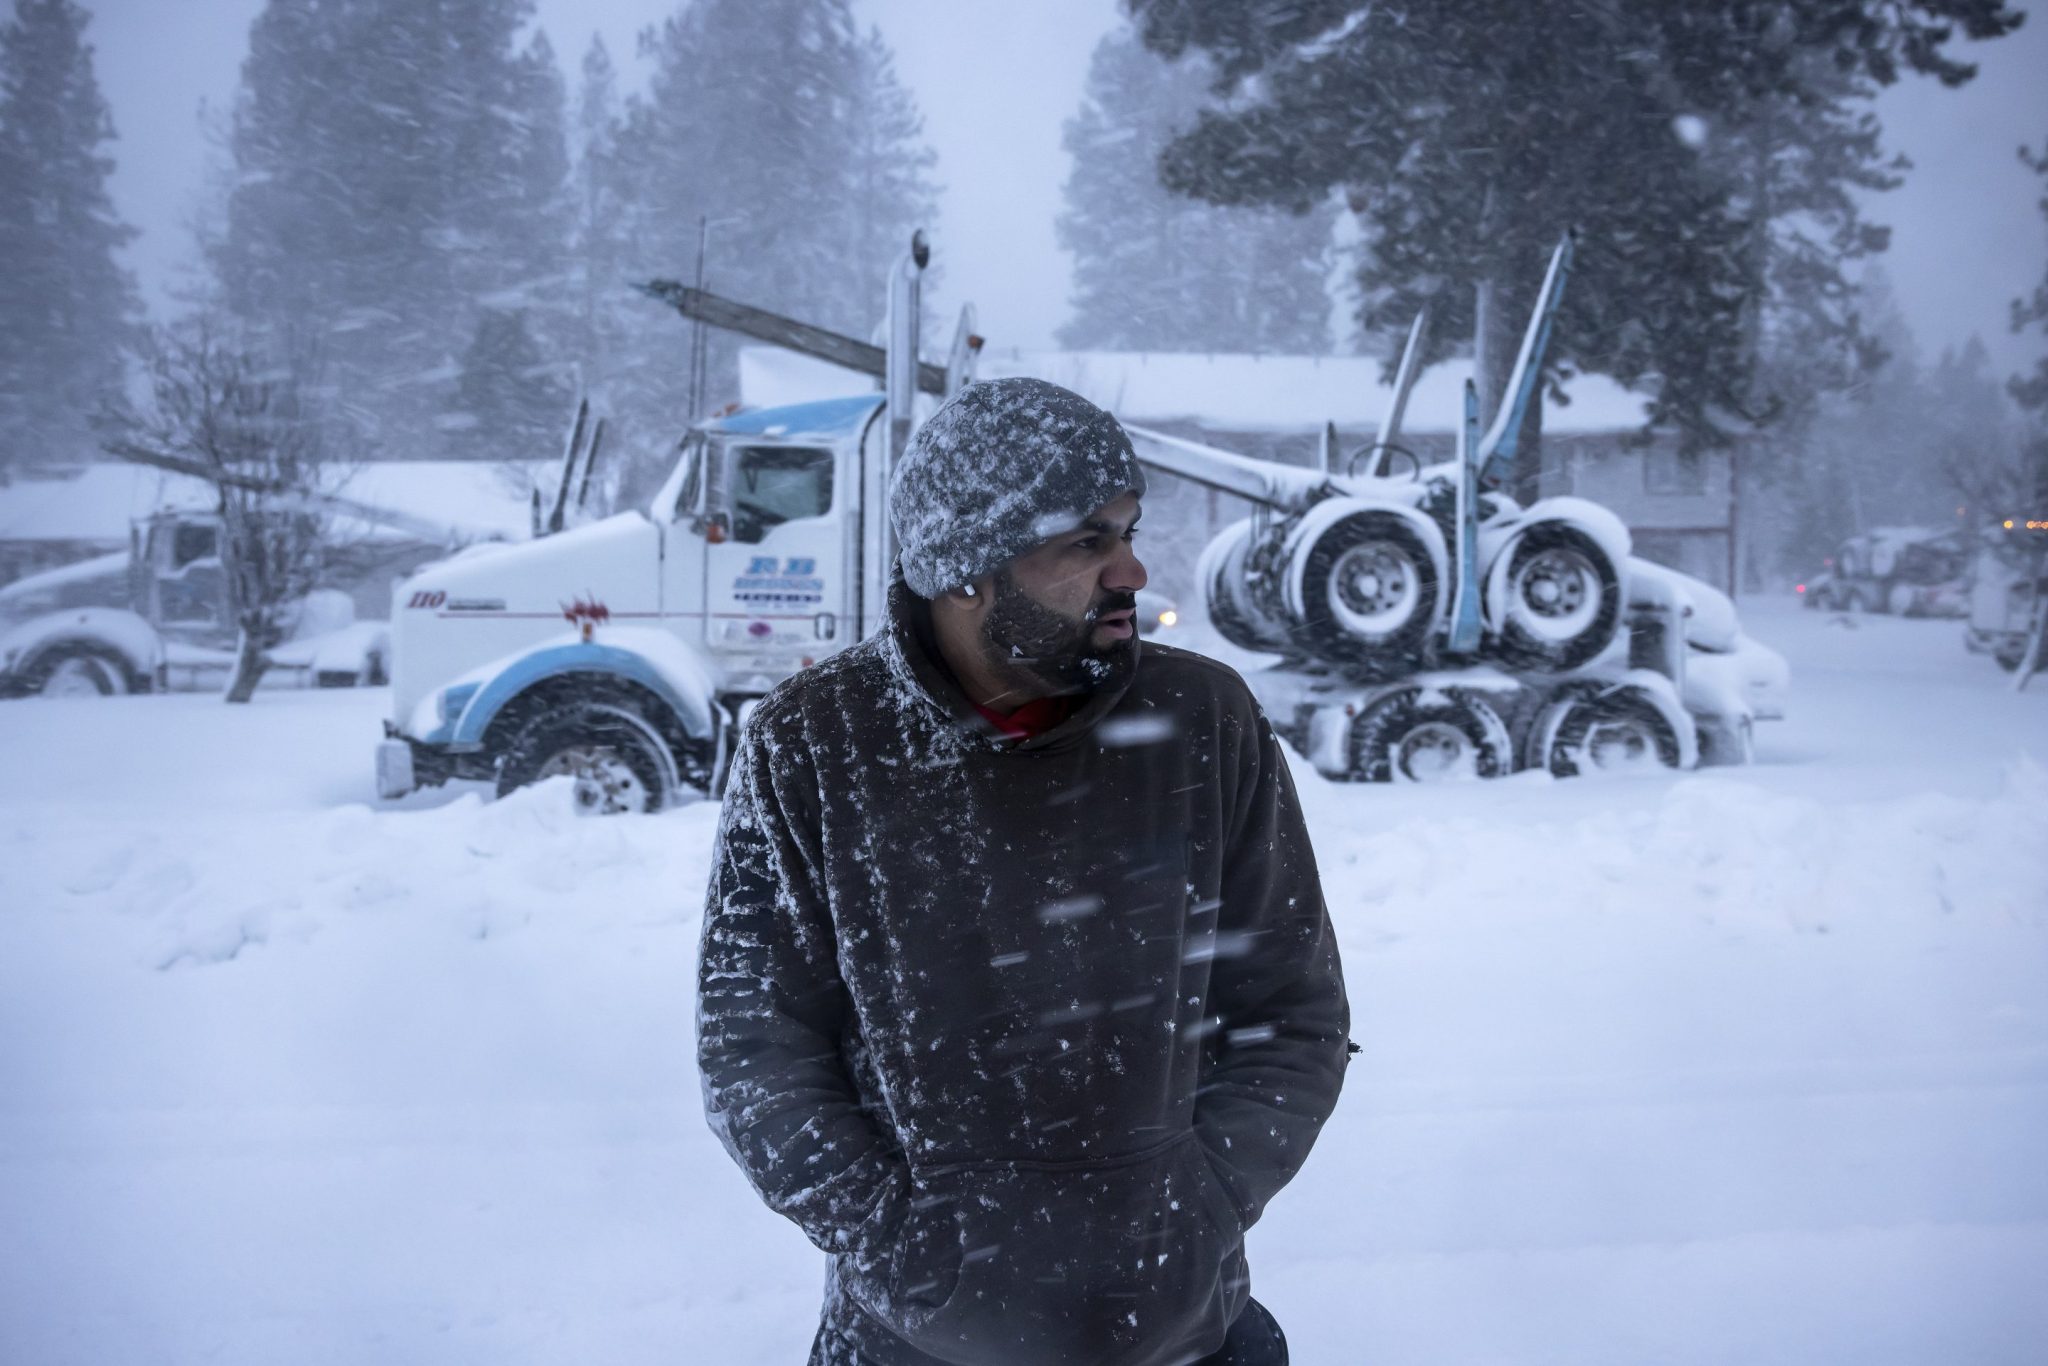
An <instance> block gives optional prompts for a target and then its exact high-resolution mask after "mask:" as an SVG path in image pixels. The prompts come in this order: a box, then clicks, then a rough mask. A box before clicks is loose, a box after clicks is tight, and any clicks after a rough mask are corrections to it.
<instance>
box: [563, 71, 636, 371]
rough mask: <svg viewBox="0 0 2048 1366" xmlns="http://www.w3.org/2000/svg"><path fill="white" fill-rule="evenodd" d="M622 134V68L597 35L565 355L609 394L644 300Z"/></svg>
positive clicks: (584, 87)
mask: <svg viewBox="0 0 2048 1366" xmlns="http://www.w3.org/2000/svg"><path fill="white" fill-rule="evenodd" d="M619 132H620V115H619V105H618V73H617V71H616V69H615V68H614V67H613V66H612V59H611V53H610V52H608V51H606V49H605V45H604V40H603V39H602V38H600V37H596V36H593V37H592V38H591V40H590V47H589V49H588V51H586V52H585V53H584V55H583V68H582V78H581V81H580V83H579V85H578V87H577V94H576V110H575V121H574V133H573V144H574V148H573V150H574V169H573V171H572V172H571V177H570V193H569V253H568V272H569V274H568V286H569V295H570V299H571V307H572V309H573V313H574V319H573V327H572V330H571V334H570V340H569V342H568V344H567V345H566V347H565V348H564V353H565V354H566V355H568V356H570V357H571V358H572V359H573V360H574V361H575V362H576V365H577V367H578V369H579V371H580V372H581V374H582V377H583V383H584V386H585V387H586V388H587V389H588V390H590V391H591V392H592V393H594V394H596V395H598V396H599V397H600V398H601V399H602V398H603V397H605V396H606V393H607V390H608V389H609V386H610V384H611V380H612V375H613V367H614V364H615V357H616V356H617V355H618V353H619V350H620V347H621V346H622V344H623V342H624V339H625V337H626V336H627V335H628V333H629V331H630V322H629V319H630V318H631V317H632V316H633V314H635V313H636V312H637V311H638V309H639V306H640V304H641V303H642V302H643V301H642V300H640V299H639V298H638V296H636V295H635V294H634V293H633V292H632V291H631V290H630V289H629V288H628V287H627V284H626V281H625V279H624V277H623V274H622V272H623V262H624V260H625V256H626V223H625V198H624V195H623V193H622V187H621V185H620V183H619V176H620V164H619Z"/></svg>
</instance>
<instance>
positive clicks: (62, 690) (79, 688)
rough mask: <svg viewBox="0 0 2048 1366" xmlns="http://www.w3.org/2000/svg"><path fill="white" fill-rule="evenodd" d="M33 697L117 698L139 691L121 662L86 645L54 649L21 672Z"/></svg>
mask: <svg viewBox="0 0 2048 1366" xmlns="http://www.w3.org/2000/svg"><path fill="white" fill-rule="evenodd" d="M22 683H23V691H25V692H26V693H27V694H28V695H30V696H33V697H51V698H62V697H121V696H124V695H126V694H128V693H131V692H136V691H139V689H138V688H137V687H136V680H135V678H134V676H133V675H132V674H131V673H130V671H129V668H128V664H127V662H126V661H125V660H123V659H121V658H119V657H118V656H116V655H113V654H110V653H109V652H107V651H105V650H100V649H94V648H92V647H91V646H86V645H55V646H52V647H50V648H49V649H47V650H45V651H43V653H42V654H40V655H38V656H36V658H34V659H33V660H31V661H29V663H28V666H27V667H26V668H24V669H23V670H22Z"/></svg>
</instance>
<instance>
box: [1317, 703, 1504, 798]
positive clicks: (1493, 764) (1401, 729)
mask: <svg viewBox="0 0 2048 1366" xmlns="http://www.w3.org/2000/svg"><path fill="white" fill-rule="evenodd" d="M1513 768H1514V745H1513V742H1512V741H1511V740H1510V739H1509V738H1508V728H1507V726H1506V724H1505V723H1503V722H1502V721H1501V719H1500V714H1499V713H1498V712H1496V711H1495V710H1494V709H1493V706H1492V704H1490V703H1488V702H1487V701H1486V700H1485V699H1484V698H1482V697H1480V696H1478V695H1477V694H1475V693H1471V692H1467V691H1464V690H1462V689H1451V690H1449V691H1443V690H1438V689H1434V688H1432V689H1427V690H1425V689H1423V688H1419V687H1407V688H1400V689H1397V690H1395V691H1394V692H1391V693H1388V694H1386V695H1385V696H1384V697H1381V698H1380V699H1378V700H1377V701H1375V702H1373V703H1372V704H1371V705H1370V706H1368V707H1367V708H1366V709H1365V710H1364V711H1362V712H1360V713H1359V715H1358V719H1357V720H1356V721H1354V722H1352V726H1351V776H1352V777H1353V778H1354V779H1356V780H1357V781H1359V782H1368V783H1388V782H1411V783H1431V782H1445V781H1451V780H1455V779H1460V778H1498V777H1500V776H1501V775H1502V774H1505V773H1507V772H1509V771H1511V770H1512V769H1513Z"/></svg>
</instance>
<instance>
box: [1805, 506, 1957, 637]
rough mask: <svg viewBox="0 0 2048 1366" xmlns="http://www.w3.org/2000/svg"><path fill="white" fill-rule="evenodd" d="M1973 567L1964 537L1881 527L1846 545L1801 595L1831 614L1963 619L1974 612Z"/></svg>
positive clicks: (1921, 528)
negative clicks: (1971, 585)
mask: <svg viewBox="0 0 2048 1366" xmlns="http://www.w3.org/2000/svg"><path fill="white" fill-rule="evenodd" d="M1969 568H1970V557H1969V551H1968V548H1967V547H1966V546H1965V544H1964V540H1963V537H1962V535H1961V533H1959V532H1956V531H1937V530H1933V529H1930V528H1927V527H1879V528H1878V529H1877V530H1875V531H1871V532H1868V533H1866V534H1864V535H1861V536H1852V537H1850V538H1849V539H1848V540H1846V541H1844V542H1842V544H1841V545H1840V546H1839V547H1838V548H1837V549H1836V551H1835V553H1834V554H1833V555H1831V556H1829V557H1828V559H1827V562H1826V567H1825V568H1823V569H1822V571H1821V572H1820V573H1818V574H1816V575H1814V576H1813V577H1812V578H1810V579H1808V580H1807V581H1806V582H1805V583H1802V584H1800V585H1799V589H1798V591H1799V594H1800V601H1801V602H1802V603H1803V604H1804V605H1805V606H1807V607H1809V608H1818V609H1821V610H1825V611H1831V612H1890V613H1892V614H1893V615H1894V616H1901V617H1961V616H1967V615H1968V614H1969V611H1970V574H1969Z"/></svg>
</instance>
